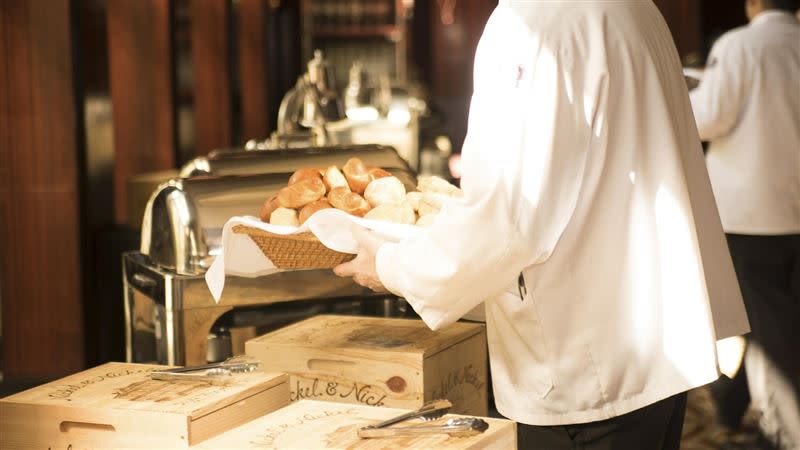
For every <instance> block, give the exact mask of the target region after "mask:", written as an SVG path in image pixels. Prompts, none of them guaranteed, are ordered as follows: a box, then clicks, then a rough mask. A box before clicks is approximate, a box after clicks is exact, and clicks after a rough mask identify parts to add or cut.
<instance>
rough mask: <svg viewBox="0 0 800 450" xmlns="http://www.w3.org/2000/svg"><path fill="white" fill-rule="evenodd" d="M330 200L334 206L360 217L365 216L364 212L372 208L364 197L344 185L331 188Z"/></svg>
mask: <svg viewBox="0 0 800 450" xmlns="http://www.w3.org/2000/svg"><path fill="white" fill-rule="evenodd" d="M328 201H329V202H330V204H331V206H333V207H334V208H336V209H341V210H342V211H344V212H346V213H349V214H352V215H354V216H358V217H364V214H366V213H367V212H368V211H369V210H370V207H369V203H367V201H366V200H364V197H362V196H360V195H358V194H356V193H355V192H350V190H349V189H347V188H344V187H337V188H333V189H331V192H330V193H329V194H328Z"/></svg>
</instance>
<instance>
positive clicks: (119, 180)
mask: <svg viewBox="0 0 800 450" xmlns="http://www.w3.org/2000/svg"><path fill="white" fill-rule="evenodd" d="M107 7H108V9H107V29H108V48H109V71H110V75H111V77H110V79H111V81H110V84H111V103H112V105H113V118H114V210H115V218H116V222H117V223H118V224H122V223H125V222H126V220H127V218H128V217H127V216H128V180H129V179H130V177H131V176H133V175H136V174H139V173H143V172H149V171H156V170H165V169H171V168H173V167H175V164H176V162H175V160H176V156H175V155H176V147H177V145H176V133H175V109H174V103H175V88H174V85H175V83H174V75H173V51H172V37H171V30H172V21H171V11H172V10H171V7H172V2H171V1H170V0H113V1H109V2H108V6H107Z"/></svg>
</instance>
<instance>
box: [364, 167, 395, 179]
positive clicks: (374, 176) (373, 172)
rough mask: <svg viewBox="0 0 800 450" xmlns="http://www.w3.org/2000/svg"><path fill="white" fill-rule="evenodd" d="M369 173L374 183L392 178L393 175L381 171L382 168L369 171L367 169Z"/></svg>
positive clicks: (372, 168)
mask: <svg viewBox="0 0 800 450" xmlns="http://www.w3.org/2000/svg"><path fill="white" fill-rule="evenodd" d="M367 172H369V175H370V177H371V178H372V181H375V180H377V179H379V178H386V177H390V176H392V174H391V173H389V172H387V171H385V170H383V169H381V168H380V167H370V168H369V169H367Z"/></svg>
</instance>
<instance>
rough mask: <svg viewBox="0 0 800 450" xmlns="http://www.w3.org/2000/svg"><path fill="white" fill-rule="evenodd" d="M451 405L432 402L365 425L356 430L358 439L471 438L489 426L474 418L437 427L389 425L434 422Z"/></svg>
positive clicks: (442, 402)
mask: <svg viewBox="0 0 800 450" xmlns="http://www.w3.org/2000/svg"><path fill="white" fill-rule="evenodd" d="M452 407H453V404H452V403H450V402H449V401H448V400H434V401H431V402H428V403H426V404H424V405H422V407H421V408H419V409H417V410H415V411H411V412H407V413H404V414H401V415H399V416H396V417H392V418H391V419H387V420H384V421H383V422H379V423H376V424H373V425H367V426H365V427H362V428H360V429H359V430H358V437H360V438H365V439H366V438H382V437H396V436H417V435H423V434H441V433H446V434H449V435H450V436H472V435H475V434H478V433H483V432H484V431H486V429H487V428H489V424H487V423H486V422H484V421H483V420H481V419H476V418H456V419H450V420H448V421H447V422H445V423H443V424H439V425H421V426H410V427H392V426H391V425H395V424H398V423H400V422H405V421H406V420H410V419H415V418H420V419H422V420H425V421H432V420H436V419H438V418H440V417H442V416H443V415H445V414H446V413H447V412H448V411H449V410H450V408H452Z"/></svg>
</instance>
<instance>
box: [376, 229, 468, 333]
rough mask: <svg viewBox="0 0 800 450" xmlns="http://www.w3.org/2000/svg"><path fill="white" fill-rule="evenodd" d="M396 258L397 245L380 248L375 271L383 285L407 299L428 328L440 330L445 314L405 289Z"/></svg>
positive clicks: (386, 244)
mask: <svg viewBox="0 0 800 450" xmlns="http://www.w3.org/2000/svg"><path fill="white" fill-rule="evenodd" d="M396 258H397V244H393V243H388V242H387V243H385V244H382V245H381V246H380V247H378V252H377V253H376V254H375V271H376V272H377V273H378V279H379V280H380V281H381V284H383V287H385V288H386V289H387V290H388V291H389V292H391V293H392V294H394V295H396V296H398V297H402V298H404V299H406V301H407V302H408V304H409V305H411V307H412V308H414V311H416V313H417V314H418V315H419V317H420V318H421V319H422V320H423V321H424V322H425V324H426V325H428V328H430V329H431V330H434V331H436V330H438V329H440V328H441V327H442V325H443V324H444V316H443V314H442V313H441V312H439V311H436V310H434V309H431V308H429V307H428V306H427V305H426V304H425V302H424V301H422V300H420V299H418V298H414V296H413V294H412V293H411V292H410V290H409V289H408V288H407V289H405V290H404V289H403V279H402V277H403V271H402V270H397V266H396V265H395V262H396ZM454 321H455V320H454Z"/></svg>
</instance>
